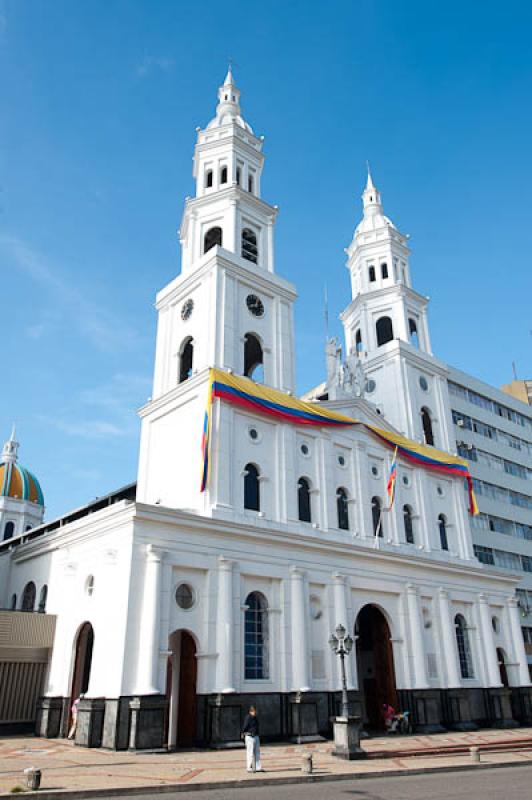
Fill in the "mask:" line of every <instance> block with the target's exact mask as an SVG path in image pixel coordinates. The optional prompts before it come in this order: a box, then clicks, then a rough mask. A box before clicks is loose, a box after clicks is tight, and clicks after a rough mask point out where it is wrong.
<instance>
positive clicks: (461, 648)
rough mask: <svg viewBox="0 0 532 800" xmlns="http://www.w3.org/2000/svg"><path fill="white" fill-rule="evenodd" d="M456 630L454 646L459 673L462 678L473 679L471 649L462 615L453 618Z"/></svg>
mask: <svg viewBox="0 0 532 800" xmlns="http://www.w3.org/2000/svg"><path fill="white" fill-rule="evenodd" d="M454 624H455V628H456V644H457V646H458V659H459V661H460V673H461V675H462V678H474V677H475V676H474V674H473V662H472V660H471V648H470V646H469V634H468V632H467V623H466V621H465V619H464V617H463V616H462V614H457V615H456V617H455V618H454Z"/></svg>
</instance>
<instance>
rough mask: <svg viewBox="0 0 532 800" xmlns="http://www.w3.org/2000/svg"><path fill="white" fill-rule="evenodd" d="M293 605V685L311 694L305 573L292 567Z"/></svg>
mask: <svg viewBox="0 0 532 800" xmlns="http://www.w3.org/2000/svg"><path fill="white" fill-rule="evenodd" d="M290 587H291V591H290V596H291V605H292V609H291V611H292V685H293V688H294V691H296V692H309V691H310V685H309V684H310V680H309V646H308V641H309V639H308V614H307V613H306V611H307V604H306V603H305V572H304V571H303V570H301V569H299V568H298V567H290Z"/></svg>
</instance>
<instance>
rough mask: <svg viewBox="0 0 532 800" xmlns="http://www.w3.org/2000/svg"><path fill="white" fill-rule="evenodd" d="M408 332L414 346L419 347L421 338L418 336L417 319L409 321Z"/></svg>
mask: <svg viewBox="0 0 532 800" xmlns="http://www.w3.org/2000/svg"><path fill="white" fill-rule="evenodd" d="M408 332H409V333H410V341H411V342H412V344H413V345H414V347H419V337H418V335H417V324H416V321H415V319H412V317H410V319H409V320H408Z"/></svg>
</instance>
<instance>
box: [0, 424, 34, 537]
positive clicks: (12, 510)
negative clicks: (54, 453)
mask: <svg viewBox="0 0 532 800" xmlns="http://www.w3.org/2000/svg"><path fill="white" fill-rule="evenodd" d="M18 448H19V443H18V442H17V440H16V438H15V426H13V430H12V432H11V436H10V437H9V439H8V440H7V442H6V443H5V444H4V448H3V450H2V457H1V460H0V541H4V542H5V541H6V540H7V539H11V538H12V537H13V536H17V535H18V534H20V533H24V531H27V530H29V529H30V528H34V527H35V526H36V525H40V524H41V522H42V521H43V516H44V497H43V493H42V489H41V485H40V483H39V481H38V480H37V478H36V477H35V475H33V474H32V473H31V472H30V471H29V470H28V469H26V467H23V466H22V465H21V464H19V463H18Z"/></svg>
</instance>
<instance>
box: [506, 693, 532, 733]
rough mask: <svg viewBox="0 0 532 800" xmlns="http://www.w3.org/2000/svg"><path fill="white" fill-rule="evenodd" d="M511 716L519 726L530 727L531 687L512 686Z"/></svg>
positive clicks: (531, 711) (531, 718)
mask: <svg viewBox="0 0 532 800" xmlns="http://www.w3.org/2000/svg"><path fill="white" fill-rule="evenodd" d="M511 693H512V716H513V717H514V718H515V719H516V720H517V721H518V722H519V724H520V725H524V726H530V725H532V686H513V687H512V689H511Z"/></svg>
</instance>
